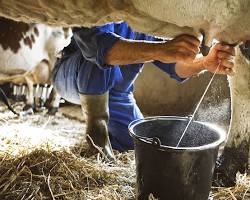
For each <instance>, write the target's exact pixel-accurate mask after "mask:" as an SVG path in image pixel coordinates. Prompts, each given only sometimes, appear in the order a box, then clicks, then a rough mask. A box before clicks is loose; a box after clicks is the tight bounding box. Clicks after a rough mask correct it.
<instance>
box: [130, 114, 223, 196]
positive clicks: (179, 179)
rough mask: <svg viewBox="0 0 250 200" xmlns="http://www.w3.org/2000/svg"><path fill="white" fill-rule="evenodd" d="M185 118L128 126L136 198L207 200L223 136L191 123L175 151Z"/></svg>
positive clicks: (211, 127)
mask: <svg viewBox="0 0 250 200" xmlns="http://www.w3.org/2000/svg"><path fill="white" fill-rule="evenodd" d="M188 120H189V118H186V117H175V116H166V117H150V118H145V119H140V120H136V121H134V122H132V123H131V124H130V125H129V132H130V135H131V136H132V137H133V139H134V145H135V158H136V172H137V198H138V199H139V200H147V199H148V197H149V195H150V194H152V195H153V196H154V197H155V198H158V199H159V200H168V199H169V200H207V199H208V196H209V191H210V189H211V182H212V176H213V171H214V167H215V162H216V158H217V154H218V149H219V145H220V144H221V143H222V142H223V141H224V140H225V138H226V135H225V132H224V131H223V130H222V129H220V128H218V127H217V126H215V125H213V124H210V123H205V122H198V121H193V122H192V123H191V125H190V127H189V128H188V131H187V132H186V134H185V136H184V137H183V139H182V142H181V143H180V146H179V147H176V144H177V143H178V141H179V139H180V137H181V135H182V133H183V130H184V129H185V127H186V125H187V123H188Z"/></svg>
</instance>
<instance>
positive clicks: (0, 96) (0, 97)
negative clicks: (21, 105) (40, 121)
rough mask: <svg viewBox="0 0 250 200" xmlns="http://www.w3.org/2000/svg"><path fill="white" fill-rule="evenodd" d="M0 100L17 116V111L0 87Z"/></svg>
mask: <svg viewBox="0 0 250 200" xmlns="http://www.w3.org/2000/svg"><path fill="white" fill-rule="evenodd" d="M0 100H1V101H2V102H3V103H4V104H5V105H6V106H7V107H8V109H9V110H10V111H11V112H13V113H14V114H16V115H18V116H19V113H17V112H16V111H15V110H14V109H13V108H12V106H11V105H10V103H9V100H8V98H7V96H6V94H5V92H4V91H3V90H2V89H1V88H0Z"/></svg>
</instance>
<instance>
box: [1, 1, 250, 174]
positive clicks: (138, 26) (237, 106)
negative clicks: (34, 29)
mask: <svg viewBox="0 0 250 200" xmlns="http://www.w3.org/2000/svg"><path fill="white" fill-rule="evenodd" d="M0 5H1V6H0V15H2V16H5V17H9V18H12V19H16V20H22V21H26V22H43V23H47V24H58V25H63V26H76V25H79V26H93V25H97V24H102V23H104V22H108V21H117V20H126V21H127V22H128V23H129V24H130V26H132V27H133V28H134V29H135V30H137V31H140V32H145V33H150V34H154V35H159V36H166V37H171V36H176V35H179V34H182V33H187V34H193V35H198V34H200V33H203V34H204V35H205V43H206V44H207V45H209V43H210V42H211V41H212V39H213V38H215V39H217V40H219V41H223V42H226V43H231V44H233V43H239V42H241V41H245V40H248V39H250V22H249V18H250V9H249V8H250V1H249V0H224V1H221V0H213V1H207V0H178V1H176V0H168V1H166V0H158V1H156V0H95V1H92V0H81V1H72V0H68V1H59V0H51V1H47V0H40V1H30V0H19V1H16V0H8V1H4V0H1V1H0ZM237 57H238V58H237V59H236V60H237V67H238V73H237V75H236V76H234V77H232V78H230V79H229V82H230V88H231V96H232V121H231V131H230V135H229V139H228V141H227V145H226V148H225V151H224V156H225V157H224V158H226V159H225V160H226V161H225V162H222V165H221V166H222V167H221V168H225V169H226V170H225V172H226V174H227V177H228V178H230V177H234V175H235V172H237V170H240V169H242V168H244V166H246V165H247V162H246V160H247V158H248V153H249V137H250V134H249V130H250V128H249V126H250V125H249V122H250V115H249V113H250V105H249V102H250V87H249V85H250V84H249V81H250V79H249V77H250V65H249V63H248V62H247V61H246V59H245V58H244V57H242V55H241V53H240V52H239V51H238V52H237Z"/></svg>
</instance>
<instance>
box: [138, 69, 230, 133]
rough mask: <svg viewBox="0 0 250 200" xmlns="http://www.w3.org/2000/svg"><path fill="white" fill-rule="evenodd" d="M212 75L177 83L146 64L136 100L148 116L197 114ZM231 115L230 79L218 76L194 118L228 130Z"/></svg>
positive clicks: (140, 76) (208, 74)
mask: <svg viewBox="0 0 250 200" xmlns="http://www.w3.org/2000/svg"><path fill="white" fill-rule="evenodd" d="M211 76H212V74H211V73H208V72H206V73H204V74H201V75H199V76H196V77H193V78H191V79H189V80H188V81H186V82H184V83H178V82H176V81H175V80H174V79H171V78H170V77H169V76H168V75H167V74H165V73H164V72H163V71H161V70H160V69H159V68H157V67H155V66H154V65H153V64H146V65H145V67H144V69H143V71H142V73H141V74H140V75H139V77H138V79H137V81H136V84H135V97H136V100H137V103H138V105H139V107H140V108H141V110H142V112H143V113H145V114H146V115H180V116H186V115H189V114H191V113H192V112H193V111H194V109H195V105H196V104H197V103H198V101H199V99H200V97H201V96H202V94H203V92H204V91H205V88H206V86H207V84H208V82H209V80H210V79H211ZM230 114H231V109H230V91H229V86H228V81H227V77H226V76H223V75H216V76H215V79H214V81H213V83H212V85H211V86H210V89H209V91H208V93H207V95H206V97H205V99H204V100H203V102H202V104H201V106H200V109H199V111H198V113H197V115H196V117H195V119H197V120H201V121H209V122H213V123H217V124H219V125H221V126H223V127H225V128H226V129H228V125H229V121H230Z"/></svg>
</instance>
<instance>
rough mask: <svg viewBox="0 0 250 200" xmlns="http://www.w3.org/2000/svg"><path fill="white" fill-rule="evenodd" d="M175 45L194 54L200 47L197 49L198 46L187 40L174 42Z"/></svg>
mask: <svg viewBox="0 0 250 200" xmlns="http://www.w3.org/2000/svg"><path fill="white" fill-rule="evenodd" d="M176 47H179V48H185V49H187V50H189V51H191V52H193V53H195V54H198V53H199V51H200V49H199V46H196V45H194V44H192V43H190V42H188V41H184V40H182V41H179V42H177V43H176Z"/></svg>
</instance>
